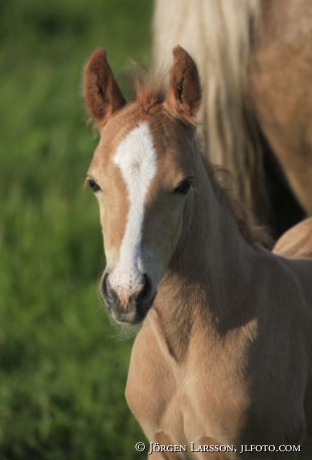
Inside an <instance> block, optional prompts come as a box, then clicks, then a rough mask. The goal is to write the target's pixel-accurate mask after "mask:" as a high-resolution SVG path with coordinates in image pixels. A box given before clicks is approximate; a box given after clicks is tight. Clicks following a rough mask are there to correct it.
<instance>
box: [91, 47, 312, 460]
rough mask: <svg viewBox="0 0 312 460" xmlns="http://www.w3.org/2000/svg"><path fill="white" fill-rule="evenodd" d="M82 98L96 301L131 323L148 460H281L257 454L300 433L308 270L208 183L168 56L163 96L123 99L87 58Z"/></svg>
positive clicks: (145, 85)
mask: <svg viewBox="0 0 312 460" xmlns="http://www.w3.org/2000/svg"><path fill="white" fill-rule="evenodd" d="M85 98H86V104H87V107H88V109H89V112H90V114H91V116H92V118H93V119H94V120H95V122H96V124H97V126H98V128H99V130H100V133H101V140H100V143H99V145H98V147H97V149H96V151H95V154H94V158H93V160H92V162H91V165H90V167H89V171H88V175H87V183H88V184H89V185H90V187H91V188H92V189H93V191H94V192H95V195H96V197H97V199H98V202H99V206H100V216H101V225H102V229H103V235H104V246H105V253H106V259H107V267H106V269H105V272H104V274H103V277H102V280H101V292H102V295H103V297H104V298H105V300H106V304H107V308H108V310H109V312H110V314H111V316H112V318H113V319H114V320H115V321H117V322H121V323H130V324H135V323H139V322H141V321H143V320H144V322H143V326H142V328H141V330H140V332H139V333H138V335H137V337H136V340H135V343H134V346H133V352H132V357H131V363H130V370H129V377H128V383H127V388H126V399H127V401H128V404H129V406H130V408H131V410H132V412H133V413H134V415H135V416H136V418H137V419H138V421H139V423H140V424H141V426H142V428H143V430H144V432H145V434H146V436H147V437H148V438H149V439H150V441H152V442H157V443H159V444H160V445H161V446H162V450H163V452H161V451H160V452H158V450H159V449H158V448H157V449H156V451H154V452H153V453H152V455H151V458H153V459H155V460H156V459H169V458H170V459H172V460H174V459H202V458H209V459H211V460H212V459H214V460H215V459H232V458H233V459H236V458H238V457H239V456H240V455H239V452H240V451H241V445H246V446H248V447H247V448H246V449H247V450H246V452H245V454H244V458H245V459H246V460H251V459H265V460H269V459H275V460H279V459H283V460H286V459H293V458H295V453H294V452H284V451H283V452H282V453H281V452H273V453H272V451H271V450H272V449H273V447H272V446H275V447H274V448H275V449H276V450H278V448H279V446H280V445H285V444H287V445H293V444H300V442H301V439H302V437H303V435H304V433H305V431H306V416H307V415H308V414H305V408H304V402H305V397H306V390H307V387H308V382H309V372H310V370H311V349H312V340H311V336H312V334H311V326H312V261H311V260H304V259H302V260H300V259H298V260H290V259H286V258H282V257H278V256H276V255H273V254H271V253H269V252H267V251H266V250H264V249H262V248H261V246H260V242H259V234H256V233H255V232H254V230H253V229H252V228H251V227H250V225H249V224H248V221H247V219H246V218H245V216H244V213H243V211H242V209H241V208H240V206H239V205H238V204H237V203H235V202H234V201H233V199H232V198H230V197H229V196H228V194H227V193H226V192H225V191H224V190H223V189H222V187H221V186H220V185H219V184H218V182H217V180H216V178H215V175H214V173H213V169H212V167H211V166H210V165H209V164H208V163H207V162H206V161H205V160H204V159H203V157H202V156H201V154H200V152H199V148H198V145H197V142H196V140H195V117H196V113H197V110H198V108H199V104H200V84H199V78H198V72H197V68H196V66H195V64H194V62H193V60H192V59H191V57H190V56H189V55H188V54H187V53H186V52H185V51H184V50H183V49H182V48H180V47H177V48H175V50H174V62H173V65H172V68H171V73H170V84H169V89H168V91H167V94H165V93H164V91H163V90H162V89H161V87H160V85H159V83H157V81H154V82H153V81H152V80H150V81H149V82H148V81H145V82H144V81H139V82H138V83H137V95H136V99H135V100H134V101H132V102H128V103H127V102H126V101H125V99H124V97H123V95H122V93H121V91H120V89H119V87H118V85H117V83H116V81H115V79H114V76H113V73H112V71H111V69H110V67H109V65H108V63H107V60H106V54H105V52H104V51H103V50H101V49H99V50H96V51H95V52H94V53H93V54H92V55H91V57H90V59H89V61H88V63H87V65H86V69H85ZM256 186H257V184H255V187H256ZM299 232H300V230H299ZM285 238H287V237H285ZM306 244H310V252H309V251H306V252H307V253H309V254H310V255H311V253H312V251H311V242H310V243H309V242H306ZM282 246H283V245H282ZM292 256H295V255H294V254H292ZM192 443H193V444H192ZM255 444H256V445H271V450H267V449H265V448H263V450H262V451H261V452H259V451H256V452H255V451H250V450H248V449H249V446H250V445H255ZM172 445H182V446H186V451H183V452H171V453H169V452H168V451H169V450H170V449H171V447H170V446H172ZM204 445H206V446H211V445H212V446H216V447H217V448H218V447H220V446H227V445H228V446H229V452H225V451H222V449H221V447H220V448H219V452H217V450H218V449H217V448H216V449H215V450H214V452H212V451H211V452H209V453H208V452H207V453H205V452H203V449H202V450H198V449H199V446H204ZM260 447H261V446H260ZM166 450H167V452H165V451H166ZM235 450H236V451H235Z"/></svg>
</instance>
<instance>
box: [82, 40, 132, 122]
mask: <svg viewBox="0 0 312 460" xmlns="http://www.w3.org/2000/svg"><path fill="white" fill-rule="evenodd" d="M84 97H85V101H86V106H87V108H88V111H89V113H90V115H91V117H92V118H93V119H94V120H95V121H97V122H98V123H101V124H105V123H106V122H107V120H108V118H109V117H110V116H111V115H112V114H113V113H114V112H115V111H116V110H118V109H120V108H121V107H123V106H124V105H125V103H126V102H125V99H124V97H123V95H122V93H121V91H120V89H119V86H118V85H117V82H116V80H115V78H114V75H113V72H112V69H111V68H110V66H109V64H108V62H107V59H106V51H105V50H103V49H101V48H98V49H97V50H95V51H94V52H93V53H92V54H91V56H90V58H89V60H88V62H87V64H86V66H85V72H84Z"/></svg>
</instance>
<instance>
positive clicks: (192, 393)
mask: <svg viewBox="0 0 312 460" xmlns="http://www.w3.org/2000/svg"><path fill="white" fill-rule="evenodd" d="M217 372H220V370H219V371H217ZM216 385H217V386H216ZM126 398H127V402H128V404H129V407H130V409H131V411H132V412H133V414H134V416H135V417H136V418H137V420H138V421H139V423H140V425H141V427H142V429H143V430H144V432H145V434H146V436H147V438H148V439H149V440H150V441H151V444H150V449H153V448H155V449H156V451H155V452H154V455H155V458H167V457H165V456H164V457H161V456H160V457H157V456H156V453H157V451H158V449H159V447H158V445H159V446H164V445H167V446H168V445H170V446H171V445H172V446H183V448H182V447H181V449H182V451H179V454H176V455H177V456H176V457H172V456H170V458H172V460H174V459H175V458H177V459H178V458H179V459H180V458H181V459H201V458H206V455H207V454H205V455H204V452H207V450H206V449H208V447H207V446H210V449H216V450H217V449H218V446H220V447H219V448H220V449H226V448H228V449H231V448H232V446H233V444H234V443H235V442H237V441H238V433H239V431H240V429H241V426H242V422H243V419H244V413H245V406H246V401H245V396H244V395H243V391H239V390H238V389H237V388H236V387H235V385H234V386H233V387H232V388H231V387H230V382H229V381H227V375H226V371H224V370H223V373H222V372H220V374H219V375H216V370H215V369H213V368H209V360H207V359H202V360H200V359H199V361H197V362H196V361H193V362H192V363H188V361H187V362H186V363H185V365H180V364H179V363H177V362H176V361H175V360H174V358H173V357H172V356H171V355H170V354H169V353H168V350H166V347H165V344H164V343H161V342H160V341H159V340H158V338H157V337H156V335H155V334H154V331H153V330H152V329H150V328H149V327H144V328H143V329H142V331H141V332H140V333H139V335H138V336H137V338H136V341H135V344H134V347H133V351H132V357H131V363H130V369H129V376H128V382H127V388H126ZM153 443H156V444H153ZM211 446H212V447H211ZM214 446H216V447H214ZM221 446H222V447H221ZM225 446H229V447H225ZM160 448H161V447H160ZM174 448H176V449H179V447H174ZM170 449H171V447H170ZM183 449H186V451H183ZM233 449H234V447H233ZM178 455H179V456H178ZM203 455H204V457H203ZM218 455H219V456H218V457H214V456H209V458H211V459H214V458H218V459H219V458H220V459H223V458H224V459H226V458H234V457H233V456H232V455H233V454H231V453H230V454H226V455H225V456H224V455H223V454H222V453H221V454H220V453H219V454H218ZM228 455H229V456H228ZM152 458H153V457H152Z"/></svg>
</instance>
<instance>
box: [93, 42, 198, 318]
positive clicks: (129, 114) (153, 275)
mask: <svg viewBox="0 0 312 460" xmlns="http://www.w3.org/2000/svg"><path fill="white" fill-rule="evenodd" d="M173 54H174V62H173V65H172V68H171V73H170V84H169V88H168V91H167V94H166V95H165V94H164V92H163V91H162V90H160V88H159V85H158V89H157V87H156V85H155V86H153V85H152V84H151V82H150V83H146V82H145V83H142V82H141V83H140V84H138V88H137V95H136V99H135V100H134V101H132V102H128V103H127V102H126V101H125V99H124V97H123V95H122V93H121V91H120V89H119V87H118V85H117V83H116V80H115V78H114V75H113V73H112V70H111V68H110V67H109V65H108V63H107V60H106V53H105V51H104V50H101V49H98V50H96V51H95V52H94V53H93V54H92V55H91V57H90V59H89V61H88V62H87V65H86V69H85V99H86V104H87V107H88V110H89V112H90V115H91V117H92V118H93V119H94V121H95V122H96V124H97V126H98V128H99V130H100V134H101V139H100V143H99V145H98V147H97V149H96V151H95V153H94V157H93V160H92V162H91V165H90V167H89V170H88V174H87V183H88V185H89V186H90V187H91V188H92V189H93V191H94V193H95V196H96V197H97V199H98V202H99V206H100V218H101V225H102V230H103V236H104V247H105V253H106V260H107V266H106V269H105V271H104V274H103V276H102V279H101V293H102V295H103V297H104V298H105V300H106V304H107V306H108V309H109V311H110V313H111V315H112V317H113V319H114V320H116V321H118V322H127V323H137V322H139V321H141V320H143V319H144V317H145V315H146V314H147V312H148V309H149V308H150V306H151V305H152V303H153V300H154V298H155V296H156V293H157V288H158V284H159V282H160V280H161V278H162V276H163V275H164V272H165V270H166V268H167V266H168V263H169V261H170V258H171V256H172V254H173V252H174V250H175V248H176V245H177V242H178V240H179V237H180V234H181V229H182V221H183V219H182V216H183V209H184V207H185V203H186V201H187V197H188V196H190V195H191V194H192V193H193V192H192V185H193V184H194V182H195V181H196V174H195V162H194V151H195V149H194V134H195V129H194V124H195V116H196V113H197V110H198V107H199V103H200V84H199V78H198V72H197V69H196V66H195V64H194V62H193V60H192V59H191V57H190V56H189V55H188V54H187V53H186V52H185V51H184V50H183V49H182V48H180V47H177V48H175V50H174V53H173Z"/></svg>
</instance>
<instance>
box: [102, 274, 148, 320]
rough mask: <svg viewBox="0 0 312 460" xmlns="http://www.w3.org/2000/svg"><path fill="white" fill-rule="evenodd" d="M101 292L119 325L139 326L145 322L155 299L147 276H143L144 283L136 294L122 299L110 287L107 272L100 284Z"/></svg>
mask: <svg viewBox="0 0 312 460" xmlns="http://www.w3.org/2000/svg"><path fill="white" fill-rule="evenodd" d="M100 292H101V296H102V298H103V299H104V300H105V302H106V305H107V308H108V311H109V313H110V314H111V315H112V317H113V319H114V320H115V321H116V322H118V323H130V324H137V323H140V322H141V321H143V319H144V318H145V316H146V315H147V312H148V310H149V309H150V307H151V305H152V303H153V301H154V298H155V295H153V289H152V282H151V280H150V278H149V277H148V276H147V275H146V274H144V275H143V283H142V284H141V285H140V287H139V288H138V289H137V290H136V291H135V292H133V293H132V294H131V295H129V296H127V297H126V298H125V297H123V298H121V295H120V294H119V295H118V293H117V292H116V291H115V290H114V289H113V288H112V286H111V285H110V282H109V273H108V272H106V271H105V272H104V273H103V276H102V278H101V282H100Z"/></svg>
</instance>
